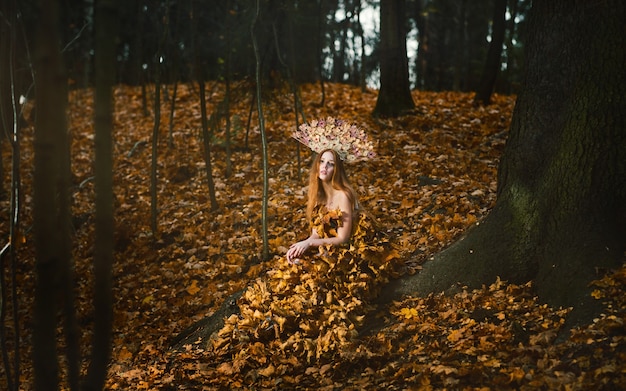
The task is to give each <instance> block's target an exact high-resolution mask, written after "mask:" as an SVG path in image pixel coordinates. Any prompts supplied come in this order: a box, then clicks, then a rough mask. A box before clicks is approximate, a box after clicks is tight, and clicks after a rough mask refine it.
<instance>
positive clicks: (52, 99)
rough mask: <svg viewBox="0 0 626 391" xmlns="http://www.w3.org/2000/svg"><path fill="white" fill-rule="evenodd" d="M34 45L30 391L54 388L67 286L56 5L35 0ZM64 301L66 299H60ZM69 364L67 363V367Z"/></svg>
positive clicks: (63, 94) (62, 79)
mask: <svg viewBox="0 0 626 391" xmlns="http://www.w3.org/2000/svg"><path fill="white" fill-rule="evenodd" d="M39 6H40V9H39V11H40V19H39V26H38V30H37V35H36V44H35V52H34V55H35V71H36V73H35V86H36V87H35V88H36V96H37V106H36V110H37V118H36V122H35V173H34V198H33V199H34V211H33V215H34V220H35V253H36V270H37V286H36V289H35V309H34V326H33V367H34V372H35V381H34V385H35V389H36V390H46V389H55V390H56V389H57V386H58V372H59V364H58V359H57V351H56V339H57V336H56V330H57V310H58V308H59V307H58V304H57V302H58V299H59V296H60V295H62V292H63V289H62V284H63V283H64V282H67V279H66V275H67V273H68V271H67V270H64V268H65V267H67V265H68V260H67V257H68V256H69V247H70V246H69V231H68V227H67V226H66V224H67V223H68V222H69V215H66V213H68V212H69V201H68V197H67V194H68V180H69V178H68V177H69V175H68V173H66V172H65V170H66V167H67V166H66V161H67V160H69V157H68V156H64V154H65V153H67V149H66V146H67V140H66V139H67V122H66V118H65V113H66V107H67V77H66V74H65V69H64V66H63V62H62V57H61V51H60V47H59V33H58V31H59V30H58V20H59V19H58V3H57V2H56V1H40V2H39ZM66 300H67V297H66ZM70 364H71V363H70Z"/></svg>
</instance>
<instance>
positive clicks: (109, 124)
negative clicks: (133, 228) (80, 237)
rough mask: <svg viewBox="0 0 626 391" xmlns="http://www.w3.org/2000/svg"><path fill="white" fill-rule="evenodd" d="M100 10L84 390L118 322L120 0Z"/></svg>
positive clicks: (92, 385) (96, 374)
mask: <svg viewBox="0 0 626 391" xmlns="http://www.w3.org/2000/svg"><path fill="white" fill-rule="evenodd" d="M97 7H98V8H97V10H96V37H95V40H96V42H95V43H96V57H95V96H94V100H95V103H94V106H95V107H94V111H95V118H94V124H95V133H96V134H95V153H96V163H95V174H96V180H95V186H96V238H95V242H94V261H93V262H94V279H95V285H94V292H93V297H94V329H93V341H92V344H91V346H92V352H91V361H90V364H89V371H88V372H87V376H86V379H85V382H84V386H83V390H101V389H103V387H104V383H105V380H106V374H107V368H108V364H109V359H110V356H111V331H112V328H113V287H112V285H113V284H112V274H113V272H112V268H113V248H114V243H113V242H114V240H113V231H114V223H113V198H114V196H113V139H112V134H113V110H114V105H113V85H114V84H115V69H116V68H115V53H116V39H115V37H116V36H117V32H118V26H117V20H118V18H119V14H118V13H119V4H118V1H117V0H101V1H99V2H98V3H97Z"/></svg>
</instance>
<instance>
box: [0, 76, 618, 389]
mask: <svg viewBox="0 0 626 391" xmlns="http://www.w3.org/2000/svg"><path fill="white" fill-rule="evenodd" d="M222 87H223V86H221V85H217V84H216V85H212V84H209V85H208V86H207V88H208V90H209V92H208V97H207V99H208V102H207V107H208V112H209V114H211V113H214V111H215V110H216V107H218V105H219V103H220V102H221V100H222V99H223V88H222ZM232 93H233V97H232V98H231V105H232V107H231V117H230V125H231V134H230V137H228V136H227V135H226V133H225V132H224V129H225V128H226V127H225V121H224V120H223V119H222V120H220V121H219V129H218V130H217V131H216V132H215V133H213V134H212V140H211V144H212V147H211V172H212V177H213V181H214V187H215V199H216V201H217V209H212V205H211V197H210V194H209V186H208V180H207V169H206V165H205V160H204V155H203V151H204V150H203V143H202V133H201V123H200V105H199V98H198V91H197V86H195V85H180V86H179V88H178V91H177V96H176V108H175V114H174V117H173V118H174V119H173V123H172V127H171V128H170V117H169V114H170V106H169V103H167V102H164V103H163V105H162V106H161V107H162V108H161V127H160V130H159V143H158V147H157V155H158V156H157V164H158V181H157V184H156V186H157V189H158V192H157V194H158V196H157V204H158V216H157V222H158V224H157V226H158V230H157V232H156V233H155V232H152V229H151V197H150V186H151V183H150V172H151V171H150V170H151V157H152V147H151V140H152V132H153V127H154V120H153V119H152V111H153V110H152V109H151V108H148V111H149V113H147V115H146V114H144V108H143V105H142V95H141V90H140V88H134V87H127V86H119V87H117V88H116V89H115V107H116V108H115V131H114V135H113V138H114V193H115V224H116V233H115V264H114V286H113V289H114V292H113V294H114V330H113V350H112V357H111V363H110V367H109V376H108V378H107V382H106V388H107V389H110V390H116V389H119V390H128V389H132V390H213V389H275V388H278V389H324V390H335V389H336V390H361V389H371V390H377V389H397V390H402V389H424V390H429V389H434V390H438V389H454V390H478V389H485V390H486V389H498V390H507V389H515V390H519V389H522V390H531V389H533V390H534V389H558V390H582V389H596V390H603V389H606V390H612V389H624V387H625V386H624V385H626V343H625V342H626V329H625V325H624V321H625V320H626V294H625V289H624V286H625V283H626V268H624V267H623V268H622V269H620V270H615V271H612V272H611V273H610V274H608V275H607V276H605V277H603V278H602V279H599V280H598V281H597V282H596V283H595V289H594V292H593V296H594V297H595V298H597V299H598V300H601V301H602V302H603V303H604V305H605V311H604V312H603V314H602V316H600V317H599V318H598V319H595V320H594V322H593V323H592V324H589V325H586V326H584V327H579V328H576V329H573V330H571V331H570V333H569V335H568V337H567V338H563V339H561V338H559V339H557V336H558V335H559V334H560V332H561V331H563V330H561V328H562V325H563V323H564V319H565V317H566V316H567V313H568V311H569V310H568V309H566V308H551V307H549V306H547V305H545V304H543V303H541V302H539V301H538V300H537V298H536V297H535V295H534V293H533V290H532V285H531V284H527V285H523V286H519V285H511V284H507V282H506V281H492V282H491V283H490V284H486V285H485V286H484V287H483V288H482V289H478V290H469V289H463V288H461V289H460V290H459V293H457V294H456V295H453V296H444V295H441V294H433V295H429V296H428V297H409V298H406V299H404V300H402V301H398V302H394V303H392V304H391V305H390V306H388V307H386V308H382V309H379V310H378V311H379V313H378V314H377V316H378V318H379V319H380V320H381V327H380V329H375V330H374V331H372V332H370V333H363V335H360V336H359V337H357V338H355V339H354V340H352V341H351V342H350V343H349V344H346V345H345V346H342V347H341V348H340V349H337V353H336V354H334V355H332V357H324V358H322V359H319V360H315V359H313V360H308V361H307V360H302V359H300V358H299V357H297V356H296V355H290V354H289V352H283V353H282V354H281V355H274V353H276V352H271V351H267V352H265V351H264V350H263V349H264V348H265V347H264V346H263V345H262V344H259V343H251V344H250V347H249V349H250V355H249V357H256V358H255V360H252V359H249V360H243V361H242V360H231V361H229V360H224V359H223V357H222V358H220V359H219V360H217V359H216V357H215V356H213V355H212V353H211V349H210V348H209V347H210V346H207V344H206V341H204V342H202V341H199V342H202V343H197V344H190V345H188V346H187V347H186V349H185V350H184V351H172V350H171V349H170V346H171V343H172V341H173V340H174V338H175V337H176V336H177V335H178V334H179V333H181V332H182V331H184V330H185V329H186V328H188V327H189V326H191V325H193V324H194V323H195V322H197V321H199V320H201V319H203V318H205V317H207V316H210V315H211V314H212V313H213V312H214V311H215V310H216V309H217V308H218V307H219V306H220V305H221V304H222V302H223V301H224V300H225V299H226V298H227V297H228V296H229V295H230V294H232V293H233V292H236V291H239V290H241V289H243V288H245V287H246V285H247V284H249V283H250V282H251V281H252V280H254V279H256V278H257V277H259V276H262V275H263V274H264V273H265V272H266V271H268V270H270V269H271V268H272V265H274V264H275V263H276V262H282V261H283V260H282V259H281V255H282V254H284V252H285V250H286V248H287V247H288V246H289V244H291V243H292V242H294V241H295V240H296V239H299V238H304V237H306V236H307V223H306V221H305V220H306V219H305V216H304V214H305V212H304V208H305V203H306V184H307V179H308V166H309V163H310V157H311V154H310V152H309V151H308V150H306V149H305V148H300V147H299V145H298V143H297V142H296V141H294V140H293V139H291V138H290V132H291V131H293V129H294V127H295V114H294V111H293V106H294V105H293V97H292V95H291V94H290V93H289V90H288V89H284V90H276V91H273V92H271V95H267V96H266V97H265V98H266V100H267V103H266V104H265V106H264V118H265V127H266V134H267V141H268V149H267V150H268V157H269V158H268V166H269V167H268V178H269V197H268V215H267V217H268V243H269V251H270V253H271V257H270V259H269V260H263V257H262V249H263V241H262V238H263V235H262V221H261V216H262V204H263V174H262V169H263V164H262V150H261V147H260V146H261V136H260V130H259V126H258V123H259V121H258V119H257V118H258V116H257V112H256V107H254V110H252V111H251V102H250V97H251V94H252V93H253V90H252V86H250V85H249V84H245V83H242V84H237V85H235V86H233V91H232ZM171 94H172V89H171V86H170V87H169V88H168V94H165V96H164V97H165V98H169V96H168V95H171ZM268 94H269V93H268ZM301 95H302V101H303V112H304V113H305V114H306V116H307V118H306V119H307V120H311V119H315V118H320V117H324V116H329V115H330V116H335V117H339V118H343V119H346V120H349V121H353V122H355V123H357V124H359V125H362V126H363V127H364V128H365V129H367V131H368V132H369V133H370V134H371V136H372V137H373V139H374V140H375V145H376V151H377V154H378V157H377V158H375V159H373V160H370V161H367V162H362V163H359V164H356V165H350V166H348V167H347V168H348V174H349V176H350V177H351V179H352V182H353V185H354V187H355V188H356V190H357V192H358V193H359V197H360V201H361V203H362V204H363V205H364V206H365V208H366V209H368V210H369V211H370V212H371V213H372V214H373V215H374V216H376V218H377V219H378V220H379V222H380V223H381V226H382V227H384V229H385V230H386V231H387V232H388V233H389V234H390V235H391V237H392V238H393V240H394V241H395V242H396V243H397V244H399V245H400V246H401V248H402V252H403V255H404V256H406V258H407V260H408V262H409V264H410V265H411V267H412V268H413V269H415V270H416V271H417V272H419V265H420V264H421V263H423V262H424V261H425V260H427V259H428V258H430V257H431V256H432V255H433V254H435V253H436V252H438V251H440V250H441V249H443V248H445V247H446V246H447V245H449V244H450V243H451V242H452V241H454V240H456V239H458V238H459V237H460V236H461V235H462V234H463V232H464V231H465V230H466V229H468V228H469V227H470V226H472V225H473V224H476V223H479V222H480V220H481V219H483V218H484V217H485V215H486V214H487V213H489V210H490V208H491V207H492V206H493V205H494V202H495V198H496V195H495V192H496V186H497V182H496V176H497V166H498V161H499V157H500V155H501V153H502V151H503V147H504V143H505V140H506V137H507V133H508V129H509V124H510V119H511V115H512V109H513V105H514V100H515V97H511V96H495V97H494V103H493V104H492V105H490V106H488V107H475V106H473V105H472V95H471V94H466V93H452V92H440V93H433V92H417V91H416V92H413V97H414V101H415V103H416V108H415V110H414V111H413V112H412V113H408V114H407V115H404V116H402V117H399V118H396V119H393V120H392V119H389V120H380V119H378V120H376V119H373V118H372V117H371V116H370V113H371V112H372V110H373V108H374V106H375V103H376V94H375V92H373V91H365V92H362V91H361V90H360V89H358V88H354V87H350V86H346V85H335V84H327V85H326V86H325V102H324V104H323V105H320V104H319V103H320V102H321V99H322V94H321V89H320V86H319V85H306V86H303V87H302V90H301ZM151 98H152V97H151V96H149V97H148V100H149V101H150V100H151ZM92 107H93V96H92V92H91V91H88V90H75V91H72V92H71V95H70V108H69V117H68V118H69V126H70V134H71V138H72V174H73V178H72V180H73V183H72V185H73V188H72V208H73V209H72V212H73V223H74V236H73V244H74V261H75V263H76V267H75V271H76V276H77V281H76V292H77V299H78V302H77V305H76V310H77V313H78V321H79V324H80V327H81V330H82V340H81V343H82V346H83V355H84V356H85V357H88V355H89V349H90V348H89V346H90V336H91V329H92V327H93V315H92V300H91V292H92V286H93V270H92V259H93V242H94V199H95V198H94V182H93V172H94V167H93V164H94V128H93V111H92ZM249 116H251V121H250V120H249ZM26 118H29V116H28V113H27V116H26ZM300 121H301V119H300ZM249 123H250V124H251V125H250V126H248V124H249ZM33 133H34V129H33V126H32V123H30V124H26V127H25V129H24V130H23V134H22V141H21V145H22V146H21V159H22V173H21V177H22V179H23V186H24V187H23V194H24V197H23V208H22V212H23V215H22V226H23V227H26V229H25V232H26V235H25V243H24V244H23V245H22V246H21V248H20V249H19V251H18V257H19V259H20V260H19V263H18V265H17V281H18V284H17V288H18V296H17V297H18V299H19V324H20V328H21V342H22V343H21V344H20V355H21V358H22V365H21V376H20V378H21V388H22V389H24V390H30V389H32V387H33V381H32V377H33V368H32V365H31V361H30V355H31V353H32V352H31V340H32V339H31V335H30V330H31V326H32V322H33V320H32V319H33V318H32V306H33V303H32V301H33V292H34V284H35V272H34V270H35V267H34V249H33V246H34V241H33V240H32V231H29V230H28V228H30V227H32V173H33V169H32V167H33V163H32V158H33V151H32V145H33ZM228 138H230V141H231V146H230V152H231V156H230V159H229V158H228V154H227V148H226V145H227V139H228ZM4 149H5V151H4V154H3V159H4V161H3V163H4V167H10V151H6V149H8V148H6V147H5V148H4ZM229 170H230V175H229ZM5 176H6V178H5V180H4V183H5V184H8V183H10V182H9V179H7V178H9V173H6V174H5ZM6 199H8V197H5V200H3V201H2V202H1V203H0V206H1V207H2V215H1V216H0V233H1V234H2V237H5V238H7V237H9V235H8V218H9V205H10V204H9V201H8V200H6ZM3 267H5V268H7V267H8V266H6V264H5V266H3ZM7 270H8V269H7ZM6 278H7V277H6V273H5V279H6ZM7 303H10V301H8V302H7ZM8 309H11V308H10V305H9V308H8ZM11 325H12V319H11V311H8V312H7V316H6V317H5V318H4V324H3V325H2V326H3V327H4V328H5V333H6V338H7V343H6V344H5V347H6V348H7V349H8V350H9V353H10V354H9V357H13V355H14V347H15V344H14V334H13V333H12V331H11ZM61 336H62V330H61V328H59V341H62V337H61ZM12 338H13V340H12ZM209 343H210V341H209ZM61 345H62V342H60V346H61ZM255 350H256V352H253V351H255ZM59 352H60V354H62V348H61V347H59ZM259 352H261V353H267V357H266V358H265V359H264V360H259V359H258V357H260V356H263V354H259ZM85 361H86V359H85ZM0 375H1V376H2V381H0V385H3V384H6V383H5V381H6V374H5V367H4V366H3V368H1V369H0Z"/></svg>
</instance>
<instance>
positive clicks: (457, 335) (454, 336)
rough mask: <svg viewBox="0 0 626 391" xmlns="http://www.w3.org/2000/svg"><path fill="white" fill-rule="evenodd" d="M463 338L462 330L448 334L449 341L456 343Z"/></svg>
mask: <svg viewBox="0 0 626 391" xmlns="http://www.w3.org/2000/svg"><path fill="white" fill-rule="evenodd" d="M461 337H463V333H462V332H461V330H452V332H451V333H450V334H448V341H450V342H456V341H458V340H459V339H461Z"/></svg>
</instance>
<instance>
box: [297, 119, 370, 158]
mask: <svg viewBox="0 0 626 391" xmlns="http://www.w3.org/2000/svg"><path fill="white" fill-rule="evenodd" d="M292 137H293V138H295V139H296V140H298V141H300V142H301V143H302V144H304V145H306V146H307V147H309V148H310V149H311V150H312V151H313V152H316V153H321V152H323V151H325V150H327V149H333V150H335V151H336V152H337V154H339V157H340V158H341V160H343V161H344V162H346V163H352V162H356V161H359V160H366V159H371V158H373V157H374V156H376V152H374V144H373V143H372V141H371V140H370V139H369V137H368V136H367V134H366V133H365V131H364V130H363V129H361V128H359V127H357V126H356V125H354V124H351V123H348V122H346V121H343V120H340V119H336V118H333V117H327V118H325V119H319V120H313V121H311V122H310V123H309V124H306V123H305V124H302V125H300V127H299V128H298V130H296V131H294V133H293V134H292Z"/></svg>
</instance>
